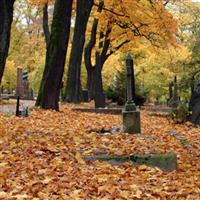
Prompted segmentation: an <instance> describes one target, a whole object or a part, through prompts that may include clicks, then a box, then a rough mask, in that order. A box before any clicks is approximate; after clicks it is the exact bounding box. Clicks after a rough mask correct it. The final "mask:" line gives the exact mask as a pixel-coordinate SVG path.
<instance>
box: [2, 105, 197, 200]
mask: <svg viewBox="0 0 200 200" xmlns="http://www.w3.org/2000/svg"><path fill="white" fill-rule="evenodd" d="M86 106H87V104H86ZM73 107H74V106H72V105H69V104H68V105H67V106H61V111H60V112H54V111H48V110H40V109H34V110H33V111H31V113H30V115H29V117H27V118H17V117H15V116H8V115H5V114H3V113H1V114H0V199H35V200H39V199H43V200H46V199H47V200H48V199H70V200H71V199H75V200H76V199H86V200H87V199H95V200H98V199H142V200H143V199H144V200H145V199H149V200H154V199H189V200H190V199H191V200H192V199H194V200H198V199H200V128H198V127H194V126H193V125H192V124H190V123H188V122H186V123H183V124H175V123H174V122H173V121H171V120H169V119H167V118H164V117H159V116H153V115H150V114H149V112H148V111H145V110H143V111H142V112H141V128H142V134H137V135H135V134H126V133H118V132H114V133H109V132H107V133H103V132H101V131H100V130H110V129H111V128H112V127H114V126H119V125H121V124H122V119H121V115H110V114H95V113H87V112H77V111H73V110H72V108H73ZM105 132H106V131H105ZM171 151H173V152H175V153H176V154H177V159H178V167H177V170H174V171H170V172H169V171H164V170H161V169H159V168H156V167H151V166H146V165H144V164H142V165H136V164H132V163H130V162H125V163H118V162H113V161H112V162H107V161H99V160H85V159H84V158H85V156H88V155H100V154H108V155H132V154H148V153H151V154H153V153H167V152H171Z"/></svg>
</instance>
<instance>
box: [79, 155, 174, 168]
mask: <svg viewBox="0 0 200 200" xmlns="http://www.w3.org/2000/svg"><path fill="white" fill-rule="evenodd" d="M83 158H84V159H85V160H86V161H93V160H100V161H115V162H118V163H124V162H131V163H133V164H139V165H141V164H145V165H147V166H152V167H158V168H160V169H161V170H163V171H174V170H176V169H177V156H176V154H175V153H174V152H169V153H166V154H147V155H130V156H116V155H94V156H83Z"/></svg>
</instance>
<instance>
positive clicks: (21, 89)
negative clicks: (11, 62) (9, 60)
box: [16, 67, 33, 99]
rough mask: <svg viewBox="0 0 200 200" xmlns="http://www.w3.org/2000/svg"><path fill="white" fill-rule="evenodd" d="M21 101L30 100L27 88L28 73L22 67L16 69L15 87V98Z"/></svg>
mask: <svg viewBox="0 0 200 200" xmlns="http://www.w3.org/2000/svg"><path fill="white" fill-rule="evenodd" d="M18 96H19V97H20V98H23V99H32V98H33V97H32V95H31V90H30V88H29V80H28V71H27V70H23V69H22V67H18V68H17V87H16V97H18Z"/></svg>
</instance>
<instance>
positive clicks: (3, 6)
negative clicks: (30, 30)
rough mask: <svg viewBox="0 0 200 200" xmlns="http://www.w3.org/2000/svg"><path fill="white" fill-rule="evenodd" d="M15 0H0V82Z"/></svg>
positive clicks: (6, 55)
mask: <svg viewBox="0 0 200 200" xmlns="http://www.w3.org/2000/svg"><path fill="white" fill-rule="evenodd" d="M14 2H15V0H0V84H1V80H2V77H3V72H4V69H5V64H6V59H7V57H8V51H9V46H10V32H11V25H12V21H13V9H14V8H13V6H14Z"/></svg>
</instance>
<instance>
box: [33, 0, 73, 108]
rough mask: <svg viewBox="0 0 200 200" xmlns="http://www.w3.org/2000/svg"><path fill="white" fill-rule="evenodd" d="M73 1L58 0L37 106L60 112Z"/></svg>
mask: <svg viewBox="0 0 200 200" xmlns="http://www.w3.org/2000/svg"><path fill="white" fill-rule="evenodd" d="M72 2H73V0H67V1H63V0H56V2H55V7H54V15H53V22H52V28H51V35H50V41H49V44H48V47H47V53H46V63H45V70H44V73H43V78H42V82H41V85H40V90H39V95H38V98H37V102H36V106H40V107H42V108H44V109H54V110H59V104H58V102H59V94H60V89H61V85H62V77H63V72H64V65H65V59H66V52H67V47H68V41H69V35H70V25H71V12H72Z"/></svg>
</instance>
